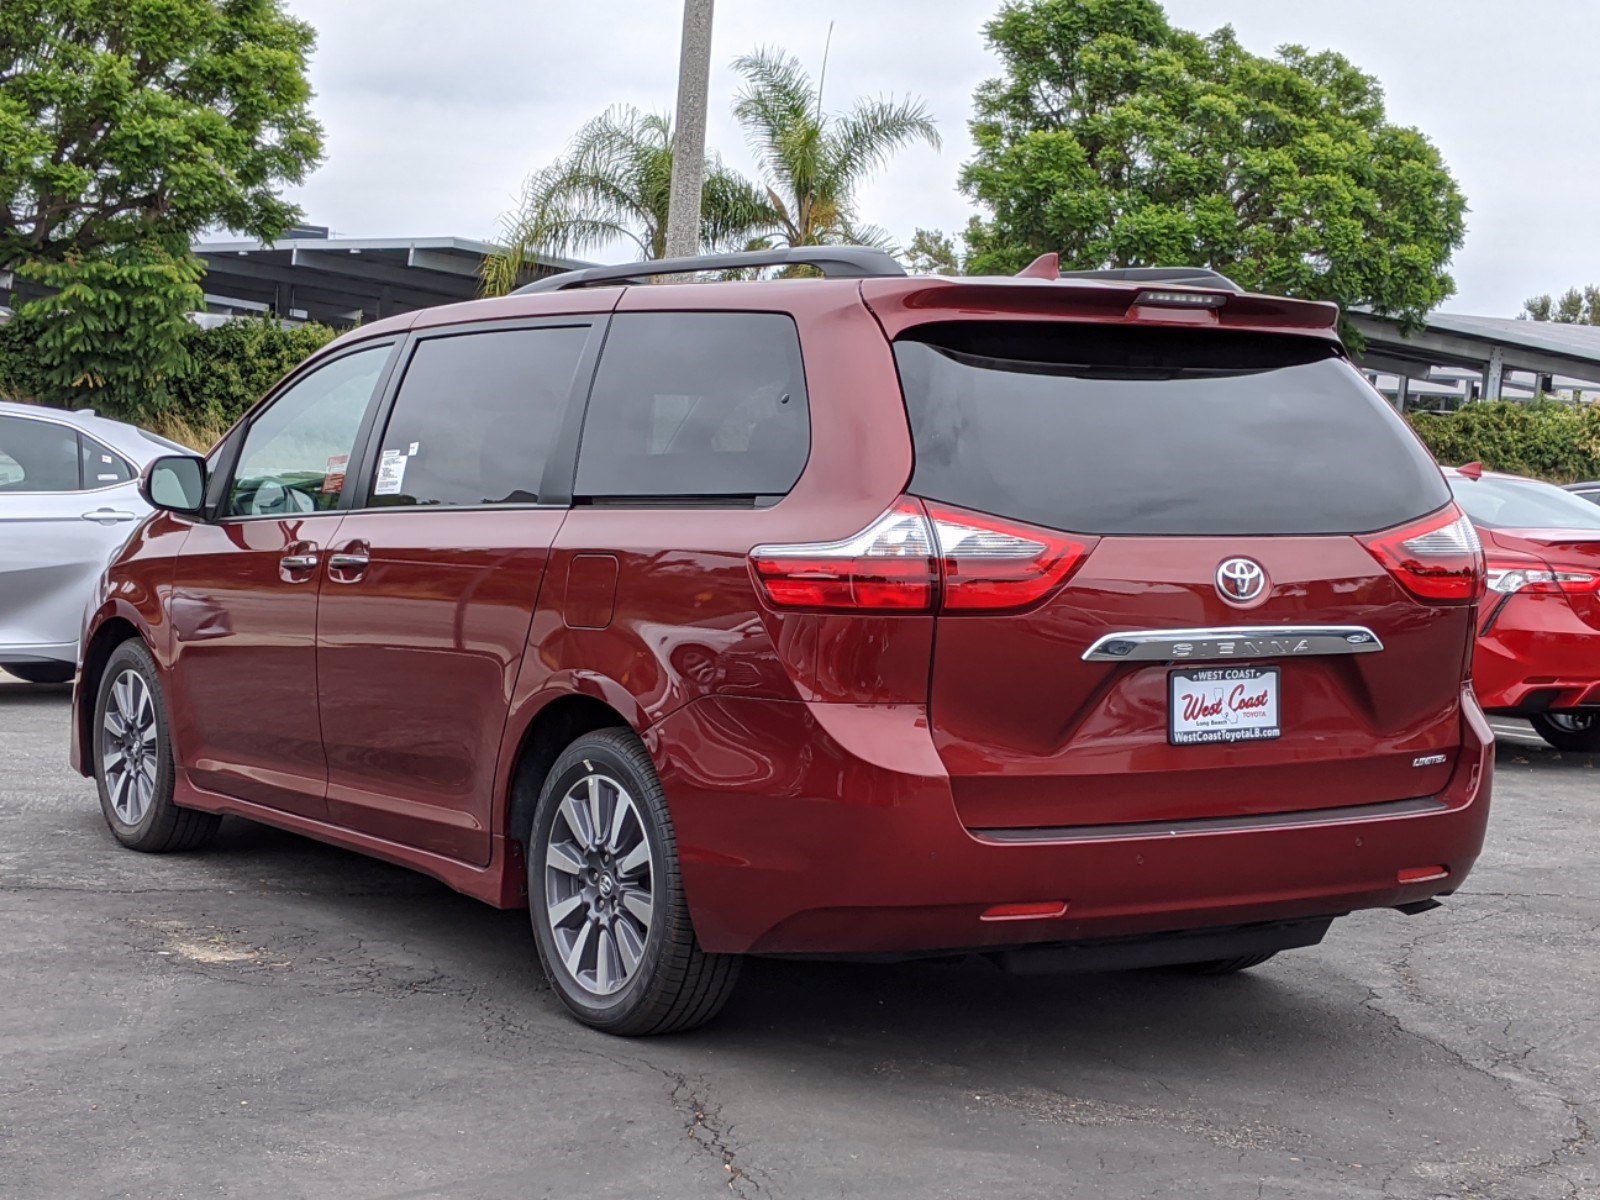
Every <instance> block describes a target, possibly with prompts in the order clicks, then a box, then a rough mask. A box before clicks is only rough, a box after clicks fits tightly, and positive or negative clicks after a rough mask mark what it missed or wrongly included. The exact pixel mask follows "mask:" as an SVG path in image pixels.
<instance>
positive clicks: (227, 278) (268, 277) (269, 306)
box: [194, 229, 589, 325]
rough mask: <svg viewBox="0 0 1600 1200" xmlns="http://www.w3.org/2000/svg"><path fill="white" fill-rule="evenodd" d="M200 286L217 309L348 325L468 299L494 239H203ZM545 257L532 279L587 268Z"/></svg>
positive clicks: (314, 235)
mask: <svg viewBox="0 0 1600 1200" xmlns="http://www.w3.org/2000/svg"><path fill="white" fill-rule="evenodd" d="M194 250H195V253H196V254H198V255H199V256H200V257H201V258H202V259H203V260H204V261H205V264H206V275H205V280H204V283H203V286H204V288H205V292H206V299H207V301H208V303H209V304H210V305H211V306H212V307H213V308H217V309H230V308H233V309H237V310H238V311H241V312H263V311H269V312H272V313H275V314H277V315H278V316H280V317H289V318H297V319H300V320H312V321H322V322H325V323H327V324H331V325H351V324H355V323H358V322H363V321H375V320H378V319H380V318H382V317H387V316H393V315H394V314H395V313H402V312H410V311H412V310H414V309H419V308H430V307H432V306H433V305H436V304H451V303H454V302H456V301H459V300H471V299H472V298H473V297H475V296H476V295H477V294H478V272H479V268H480V267H481V265H482V263H483V260H484V259H485V258H487V257H488V256H489V255H491V254H495V253H498V252H499V247H498V246H494V245H492V244H490V243H489V242H480V241H476V240H473V239H471V238H458V237H413V238H336V237H328V236H325V235H323V234H322V233H321V231H318V230H311V229H304V230H299V231H296V232H295V233H293V234H291V235H290V236H289V237H286V238H281V239H279V240H278V241H277V242H274V243H270V244H268V243H265V242H258V241H236V242H201V243H199V244H197V245H196V246H195V248H194ZM587 265H589V264H587V263H581V262H577V261H574V260H570V259H560V258H553V257H549V256H540V257H538V258H536V259H535V260H534V266H533V268H532V269H531V270H530V271H529V272H528V275H527V278H528V279H529V280H533V279H538V278H541V277H543V276H545V275H551V274H554V273H556V272H557V271H566V270H571V269H574V268H577V267H583V266H587Z"/></svg>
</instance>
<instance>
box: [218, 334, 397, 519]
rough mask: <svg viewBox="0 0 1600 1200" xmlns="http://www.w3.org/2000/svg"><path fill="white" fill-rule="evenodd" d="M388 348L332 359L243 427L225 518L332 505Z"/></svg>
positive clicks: (302, 510)
mask: <svg viewBox="0 0 1600 1200" xmlns="http://www.w3.org/2000/svg"><path fill="white" fill-rule="evenodd" d="M390 350H391V347H390V346H386V345H385V346H372V347H370V348H368V349H366V350H358V351H356V352H355V353H354V354H347V355H345V356H344V357H343V358H337V359H334V361H332V362H330V363H329V364H328V365H327V366H325V367H319V368H317V369H316V370H314V371H312V372H311V374H309V375H307V376H305V377H304V378H303V379H301V380H300V381H299V382H297V383H295V384H294V385H293V386H292V387H290V388H289V389H288V390H287V391H285V392H283V393H282V394H280V395H279V396H277V397H276V398H275V399H274V400H273V401H272V403H271V405H269V406H268V407H267V408H266V409H265V410H264V411H263V412H262V413H261V414H260V415H259V416H257V417H256V418H255V420H254V421H252V422H251V423H250V428H249V430H248V431H247V432H246V433H245V439H244V445H243V446H242V447H240V450H239V465H238V466H237V467H236V468H235V469H234V473H233V486H232V488H231V489H230V491H229V494H228V503H227V508H226V513H227V515H228V516H230V517H254V516H278V515H281V514H284V513H309V512H318V511H321V510H324V509H329V508H333V507H334V506H335V505H336V504H338V503H339V496H340V493H342V492H343V491H344V479H345V470H346V468H347V467H348V466H349V465H350V454H351V451H352V450H353V449H354V448H355V443H356V432H357V431H358V430H359V429H360V428H361V418H362V417H363V416H365V415H366V411H367V403H368V402H369V401H370V400H371V399H372V389H373V388H374V387H375V386H376V385H377V382H378V376H379V375H381V374H382V373H383V364H384V363H385V362H386V361H388V358H389V352H390Z"/></svg>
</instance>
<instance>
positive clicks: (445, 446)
mask: <svg viewBox="0 0 1600 1200" xmlns="http://www.w3.org/2000/svg"><path fill="white" fill-rule="evenodd" d="M588 338H589V326H587V325H565V326H556V327H549V328H540V329H504V330H497V331H494V332H490V333H463V334H453V335H451V336H449V337H436V338H428V339H426V340H424V341H422V342H420V343H418V345H417V349H416V352H415V353H414V354H413V355H412V356H411V365H410V366H408V367H407V368H406V374H405V378H404V379H403V380H402V381H401V383H400V392H399V395H397V396H396V397H395V402H394V410H393V412H392V413H391V414H390V416H389V425H388V428H387V429H386V430H385V431H384V435H383V442H382V443H381V447H380V450H379V454H378V463H377V467H376V470H375V473H374V475H373V481H372V493H371V495H370V497H369V498H368V501H367V503H368V504H369V505H371V506H373V507H383V506H386V505H410V504H422V505H445V506H450V505H457V506H461V505H473V506H476V505H484V504H534V503H537V502H538V500H539V488H540V485H541V483H542V482H543V480H544V468H545V463H546V461H547V460H548V459H549V457H550V449H551V447H552V445H553V444H554V443H555V440H556V435H557V433H558V432H559V430H560V427H561V417H562V414H563V413H565V412H566V408H567V401H568V400H569V398H570V397H571V395H572V383H573V376H574V374H575V373H576V372H577V369H578V360H579V359H580V358H581V357H582V355H583V347H584V343H585V342H586V341H587V340H588Z"/></svg>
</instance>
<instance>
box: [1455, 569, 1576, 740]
mask: <svg viewBox="0 0 1600 1200" xmlns="http://www.w3.org/2000/svg"><path fill="white" fill-rule="evenodd" d="M1489 619H1490V620H1491V622H1492V623H1490V624H1489V632H1488V633H1487V634H1484V635H1482V636H1480V637H1479V638H1478V645H1477V649H1476V652H1475V653H1474V655H1473V666H1472V683H1473V688H1474V690H1475V691H1476V692H1477V693H1478V698H1479V700H1480V702H1481V703H1482V704H1483V707H1484V708H1485V709H1487V710H1488V711H1490V712H1497V713H1517V714H1522V715H1528V714H1532V713H1538V712H1544V711H1546V710H1548V709H1552V708H1554V709H1562V708H1580V707H1588V706H1595V705H1600V630H1597V629H1594V628H1593V627H1592V626H1590V625H1588V624H1587V623H1586V622H1584V621H1583V619H1582V618H1580V617H1579V616H1578V614H1577V613H1575V612H1573V611H1572V606H1571V605H1570V604H1568V603H1567V600H1566V598H1565V597H1563V596H1523V595H1512V596H1509V597H1507V598H1506V600H1505V602H1504V603H1503V604H1501V605H1499V606H1497V607H1494V608H1491V609H1490V610H1489Z"/></svg>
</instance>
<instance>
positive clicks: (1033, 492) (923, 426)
mask: <svg viewBox="0 0 1600 1200" xmlns="http://www.w3.org/2000/svg"><path fill="white" fill-rule="evenodd" d="M895 361H896V363H897V364H898V366H899V369H900V380H901V385H902V387H903V389H904V391H905V399H906V409H907V412H908V413H909V415H910V418H911V431H912V437H913V440H914V442H915V445H916V471H915V473H914V475H913V476H912V482H911V490H912V491H913V492H915V493H917V494H918V495H921V496H926V497H929V498H930V499H936V500H943V501H946V502H948V503H951V504H956V505H960V506H962V507H965V508H972V509H977V510H978V511H980V512H987V513H994V514H996V515H999V516H1005V517H1011V518H1013V519H1016V520H1020V521H1029V522H1033V523H1035V524H1039V525H1044V526H1048V527H1050V528H1055V529H1063V530H1071V531H1075V532H1079V533H1089V534H1111V535H1115V534H1127V535H1138V534H1146V535H1155V534H1165V535H1217V534H1234V535H1241V536H1243V535H1250V534H1256V535H1272V534H1332V533H1367V532H1371V531H1374V530H1379V529H1387V528H1389V527H1391V526H1394V525H1398V524H1400V523H1401V522H1403V521H1407V520H1410V519H1412V518H1414V517H1419V516H1422V515H1424V514H1425V513H1429V512H1432V511H1433V510H1434V509H1436V508H1439V507H1440V506H1441V505H1443V504H1445V503H1446V502H1447V501H1448V500H1449V499H1450V492H1449V489H1448V488H1447V487H1446V486H1445V483H1444V479H1443V478H1442V477H1441V475H1440V473H1439V469H1438V467H1437V466H1435V465H1434V462H1433V460H1432V459H1431V458H1430V457H1429V456H1428V454H1427V452H1426V451H1425V450H1424V449H1423V448H1422V446H1421V445H1420V443H1418V442H1417V440H1416V439H1415V438H1414V437H1412V436H1411V434H1410V432H1409V431H1408V430H1407V429H1406V428H1405V425H1404V423H1403V422H1402V421H1401V419H1400V418H1399V417H1398V416H1397V415H1396V414H1395V412H1394V410H1393V409H1391V408H1390V407H1389V406H1388V404H1386V403H1385V402H1384V401H1383V400H1382V398H1381V397H1379V396H1378V394H1377V393H1376V392H1375V391H1373V389H1372V388H1370V387H1368V386H1367V384H1366V381H1365V380H1363V379H1362V378H1361V376H1360V375H1359V374H1358V373H1357V372H1356V371H1355V370H1354V369H1353V368H1352V367H1351V366H1350V365H1349V364H1348V363H1346V362H1345V361H1344V360H1343V359H1341V358H1339V357H1338V356H1337V355H1336V354H1334V353H1333V351H1332V348H1331V347H1329V346H1327V345H1325V344H1323V343H1320V342H1316V341H1313V340H1311V339H1300V338H1290V337H1270V336H1262V335H1241V334H1235V333H1232V332H1230V331H1224V330H1195V331H1189V330H1181V331H1180V330H1172V331H1166V330H1144V329H1123V328H1114V327H1106V326H1093V325H1089V326H1063V325H1058V324H1048V325H1047V324H1044V323H1031V324H1029V323H1017V324H1011V323H1002V322H995V323H975V322H974V323H965V324H956V323H952V324H943V325H934V326H926V327H922V328H920V329H916V330H913V331H912V332H911V333H910V334H909V335H907V336H906V337H904V338H902V339H901V340H900V341H898V342H897V343H896V344H895Z"/></svg>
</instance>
